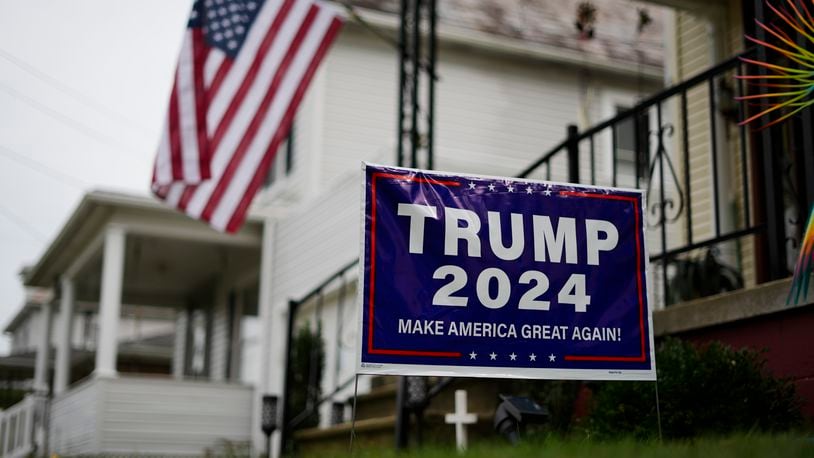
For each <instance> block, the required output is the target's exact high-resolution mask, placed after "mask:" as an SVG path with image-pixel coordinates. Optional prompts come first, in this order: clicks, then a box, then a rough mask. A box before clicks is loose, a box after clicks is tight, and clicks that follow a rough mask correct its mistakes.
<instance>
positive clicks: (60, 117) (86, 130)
mask: <svg viewBox="0 0 814 458" xmlns="http://www.w3.org/2000/svg"><path fill="white" fill-rule="evenodd" d="M0 89H2V90H4V91H5V92H6V93H8V94H11V95H13V96H15V97H17V98H18V99H20V100H22V101H23V102H25V103H27V104H28V105H29V106H30V107H32V108H34V109H36V110H37V111H39V112H41V113H44V114H46V115H48V116H50V117H52V118H54V119H56V120H57V121H60V122H61V123H63V124H65V125H66V126H68V127H71V128H72V129H74V130H76V131H78V132H81V133H83V134H85V135H87V136H89V137H91V138H95V139H96V140H98V141H100V142H102V143H106V144H107V145H108V146H113V147H115V148H125V149H127V150H129V151H131V152H134V153H138V151H136V150H134V149H131V148H130V147H129V146H127V145H124V144H122V143H119V142H118V141H116V139H114V138H113V137H109V136H107V135H105V134H104V133H102V132H100V131H98V130H96V129H94V128H92V127H90V126H88V125H87V124H85V123H83V122H80V121H77V120H75V119H72V118H70V117H69V116H66V115H64V114H62V113H60V112H58V111H56V110H54V109H53V108H51V107H49V106H47V105H45V104H43V103H41V102H38V101H36V100H34V99H33V98H31V97H28V96H27V95H24V94H22V93H21V92H19V91H17V90H16V89H14V88H12V87H11V86H8V85H7V84H3V83H0Z"/></svg>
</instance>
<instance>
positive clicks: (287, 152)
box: [263, 123, 294, 188]
mask: <svg viewBox="0 0 814 458" xmlns="http://www.w3.org/2000/svg"><path fill="white" fill-rule="evenodd" d="M293 166H294V124H293V123H292V124H291V130H289V131H288V137H286V139H285V141H284V142H283V143H282V144H281V145H280V147H279V149H278V150H277V154H275V155H274V159H272V161H271V167H270V168H269V173H268V175H266V181H265V182H264V183H263V186H264V187H265V188H270V187H271V186H272V185H274V183H276V182H278V181H280V180H281V179H283V178H284V177H287V176H288V175H290V174H291V170H292V168H293Z"/></svg>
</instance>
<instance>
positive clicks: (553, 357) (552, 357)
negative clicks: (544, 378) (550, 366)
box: [548, 353, 557, 363]
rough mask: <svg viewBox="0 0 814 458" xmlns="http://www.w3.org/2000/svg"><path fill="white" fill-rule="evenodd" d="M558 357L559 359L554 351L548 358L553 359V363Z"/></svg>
mask: <svg viewBox="0 0 814 458" xmlns="http://www.w3.org/2000/svg"><path fill="white" fill-rule="evenodd" d="M556 359H557V357H556V356H554V353H552V354H550V355H548V360H549V361H551V362H552V363H553V362H554V360H556Z"/></svg>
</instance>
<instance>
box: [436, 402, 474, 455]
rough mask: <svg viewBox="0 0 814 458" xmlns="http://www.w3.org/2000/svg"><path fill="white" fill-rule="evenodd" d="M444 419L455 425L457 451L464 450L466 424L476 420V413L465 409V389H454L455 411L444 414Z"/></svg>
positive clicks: (465, 444)
mask: <svg viewBox="0 0 814 458" xmlns="http://www.w3.org/2000/svg"><path fill="white" fill-rule="evenodd" d="M444 421H445V422H446V423H447V424H454V425H455V444H456V445H457V446H458V451H459V452H464V451H466V446H467V440H466V425H471V424H473V423H476V422H477V421H478V416H477V415H475V414H474V413H467V411H466V390H455V412H454V413H448V414H446V416H445V417H444Z"/></svg>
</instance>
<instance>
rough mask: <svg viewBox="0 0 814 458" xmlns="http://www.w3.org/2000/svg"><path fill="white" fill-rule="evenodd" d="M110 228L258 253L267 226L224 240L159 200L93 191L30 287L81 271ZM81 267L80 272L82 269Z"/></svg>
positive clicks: (252, 226)
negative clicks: (116, 226)
mask: <svg viewBox="0 0 814 458" xmlns="http://www.w3.org/2000/svg"><path fill="white" fill-rule="evenodd" d="M109 224H122V225H124V226H126V227H127V229H128V232H134V233H138V234H141V235H148V236H154V237H159V238H162V239H168V238H174V239H179V240H187V241H197V242H205V243H207V244H213V245H223V246H237V247H240V246H242V247H259V246H260V236H261V234H262V227H263V220H262V218H258V217H256V216H249V217H248V218H247V220H246V223H245V224H244V227H243V228H242V229H241V230H240V231H239V232H238V233H236V234H234V235H230V234H224V233H220V232H217V231H215V230H214V229H212V228H210V227H209V226H208V225H206V224H204V223H202V222H200V221H196V220H193V219H191V218H189V217H187V216H186V215H183V214H181V213H180V212H178V211H176V210H174V209H171V208H169V207H166V206H164V205H162V204H161V203H159V202H157V201H156V200H154V199H152V198H149V197H146V196H138V195H132V194H125V193H120V192H111V191H102V190H94V191H91V192H88V193H87V194H85V196H84V197H83V198H82V201H81V202H80V203H79V205H78V206H77V208H76V209H75V210H74V212H73V213H72V214H71V216H70V217H69V218H68V220H67V222H66V223H65V224H64V225H63V226H62V229H61V230H60V231H59V233H58V235H57V236H56V238H55V239H54V240H53V241H52V242H51V243H50V245H49V246H48V247H47V249H46V250H45V252H44V253H43V254H42V256H40V258H39V260H38V261H37V262H36V264H34V265H33V266H31V267H30V268H29V269H27V270H26V271H25V272H24V275H23V282H24V283H25V285H26V286H41V287H51V286H54V284H55V282H56V281H57V280H58V277H59V276H60V275H63V274H65V273H66V272H70V271H71V270H72V269H76V268H77V267H76V266H77V265H79V264H82V263H83V261H84V262H87V261H88V260H87V259H84V260H83V259H81V258H82V257H83V256H87V254H88V252H92V251H94V250H93V245H94V244H97V245H98V244H99V243H100V242H101V238H102V236H103V233H104V229H105V228H106V227H107V225H109ZM80 267H81V266H80Z"/></svg>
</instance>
